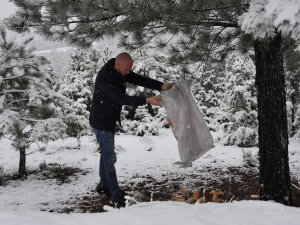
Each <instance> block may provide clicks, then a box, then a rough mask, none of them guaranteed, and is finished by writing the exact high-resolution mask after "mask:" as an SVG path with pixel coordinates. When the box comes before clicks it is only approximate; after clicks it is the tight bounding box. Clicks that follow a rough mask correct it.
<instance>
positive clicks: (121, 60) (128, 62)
mask: <svg viewBox="0 0 300 225" xmlns="http://www.w3.org/2000/svg"><path fill="white" fill-rule="evenodd" d="M132 65H133V60H132V58H131V56H130V55H129V54H128V53H127V52H122V53H120V54H119V55H117V57H116V59H115V66H114V68H115V69H116V70H117V72H118V73H119V74H120V75H121V76H126V75H127V74H129V72H130V70H131V68H132Z"/></svg>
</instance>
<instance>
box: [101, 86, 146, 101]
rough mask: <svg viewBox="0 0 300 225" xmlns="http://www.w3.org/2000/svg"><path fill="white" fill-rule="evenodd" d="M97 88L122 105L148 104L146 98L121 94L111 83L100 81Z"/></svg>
mask: <svg viewBox="0 0 300 225" xmlns="http://www.w3.org/2000/svg"><path fill="white" fill-rule="evenodd" d="M96 88H97V89H98V90H101V91H103V92H104V93H105V94H106V95H107V96H109V97H110V98H112V99H113V100H114V101H116V102H117V103H118V104H120V105H144V104H146V98H145V97H139V96H129V95H126V94H123V93H121V92H120V90H119V89H118V88H116V87H115V86H113V85H112V84H111V83H110V82H108V81H105V80H99V81H98V82H97V86H96Z"/></svg>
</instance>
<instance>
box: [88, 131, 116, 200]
mask: <svg viewBox="0 0 300 225" xmlns="http://www.w3.org/2000/svg"><path fill="white" fill-rule="evenodd" d="M93 130H94V133H95V134H96V138H97V142H98V144H99V145H100V149H101V153H100V166H99V174H100V184H101V185H103V186H104V187H107V188H108V189H109V192H110V194H111V196H112V198H113V199H118V198H120V197H122V192H121V189H120V187H119V182H118V179H117V174H116V169H115V163H116V162H117V156H116V153H115V146H114V142H115V137H114V133H112V132H109V131H104V130H98V129H95V128H93Z"/></svg>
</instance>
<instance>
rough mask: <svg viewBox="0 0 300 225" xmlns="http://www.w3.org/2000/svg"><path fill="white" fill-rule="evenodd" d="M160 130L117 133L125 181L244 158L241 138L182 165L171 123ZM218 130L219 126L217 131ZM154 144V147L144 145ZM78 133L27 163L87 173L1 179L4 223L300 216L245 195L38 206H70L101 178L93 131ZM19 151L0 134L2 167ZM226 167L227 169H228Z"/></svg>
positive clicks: (293, 219)
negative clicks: (77, 208) (99, 208)
mask: <svg viewBox="0 0 300 225" xmlns="http://www.w3.org/2000/svg"><path fill="white" fill-rule="evenodd" d="M160 133H161V135H160V136H144V137H137V136H133V135H117V136H116V146H117V149H118V150H117V153H118V155H117V157H118V162H117V164H116V169H117V173H118V177H119V181H120V183H121V185H122V184H123V183H124V182H127V181H128V179H131V180H130V181H133V182H138V181H140V180H141V179H142V177H143V176H152V177H154V178H155V179H158V180H160V179H163V177H164V176H165V175H166V174H167V175H168V176H169V177H170V179H171V178H172V176H173V177H176V176H183V177H186V179H185V180H182V184H185V183H186V182H190V181H191V180H192V179H193V178H191V175H192V174H195V173H199V171H202V172H203V173H206V174H207V175H206V176H207V179H214V176H215V174H214V172H207V171H205V169H204V168H205V167H206V166H212V168H213V170H218V169H221V170H222V171H223V172H226V169H227V168H228V167H231V166H242V164H243V160H242V156H243V149H241V148H239V147H236V146H223V145H221V144H219V143H216V147H215V148H214V149H212V150H210V151H209V152H208V153H206V154H205V155H204V156H202V157H201V158H200V159H198V160H196V161H195V162H194V163H193V167H192V168H187V169H185V168H181V167H179V166H178V165H175V164H174V162H176V161H178V160H179V155H178V149H177V142H176V140H175V138H174V136H173V134H172V132H171V130H170V129H168V130H165V129H164V130H162V131H161V132H160ZM214 135H215V134H214ZM149 146H150V147H151V151H148V150H147V148H149ZM299 146H300V143H299V142H297V141H291V144H290V146H289V147H290V163H291V173H292V176H293V177H294V178H298V179H299V178H300V166H299V161H300V148H299ZM76 147H77V142H76V139H75V138H68V139H65V140H57V141H54V142H49V144H48V145H47V146H46V150H45V151H43V152H40V151H37V152H35V151H36V150H37V147H36V146H32V147H31V148H30V149H29V150H28V152H27V153H32V152H33V154H29V155H28V156H27V168H28V169H29V170H30V169H36V168H38V167H39V165H40V164H41V163H42V162H45V163H47V164H49V163H58V164H60V165H65V166H69V167H77V168H80V169H82V170H84V171H87V173H86V174H84V175H83V174H81V173H79V174H78V175H76V176H75V177H72V178H70V182H69V183H64V184H60V185H58V184H57V181H56V180H55V179H41V178H40V177H39V176H38V175H29V177H28V179H27V180H23V181H20V180H11V181H10V182H9V184H8V185H6V186H0V224H1V225H2V224H3V225H4V224H5V225H15V224H18V225H19V224H22V225H26V224H31V225H35V224H44V225H47V224H51V225H52V224H64V225H67V224H72V225H73V224H75V225H76V224H106V225H109V224H123V225H127V224H130V225H141V224H164V225H171V224H172V225H174V224H176V225H177V224H200V225H201V224H211V225H217V224H222V225H227V224H228V225H229V224H230V225H233V224H239V225H241V224H251V225H256V224H263V225H265V224H272V225H277V224H283V223H286V224H289V225H293V224H298V223H299V220H300V209H299V208H294V207H286V206H284V205H281V204H277V203H274V202H261V201H240V202H235V201H234V202H232V203H226V204H217V203H206V204H201V205H199V204H194V205H190V204H186V203H179V202H172V201H169V202H156V201H154V202H148V203H138V204H137V205H133V206H129V207H126V208H123V209H113V208H111V207H107V208H106V209H107V210H108V212H106V213H95V214H89V213H87V214H81V213H76V212H74V213H72V214H55V213H49V212H41V211H40V210H43V211H44V210H48V209H51V208H59V207H65V205H64V202H65V201H67V200H70V199H74V198H75V197H78V196H83V195H85V194H86V193H88V192H89V191H91V190H92V189H94V188H95V185H96V183H97V182H98V161H99V153H98V152H97V145H96V143H95V140H94V137H93V136H84V137H83V139H82V147H81V149H77V148H76ZM248 151H249V152H252V153H253V154H256V153H257V148H248V149H247V152H248ZM18 155H19V154H18V152H17V151H15V150H13V149H12V147H11V146H10V141H9V140H7V139H4V138H3V139H1V140H0V162H1V166H3V168H4V173H13V172H16V171H17V166H18ZM226 176H228V179H229V178H230V175H229V174H226V173H224V177H226Z"/></svg>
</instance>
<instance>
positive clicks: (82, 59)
mask: <svg viewBox="0 0 300 225" xmlns="http://www.w3.org/2000/svg"><path fill="white" fill-rule="evenodd" d="M100 58H101V56H100V53H99V52H97V51H96V50H94V49H91V50H89V51H88V50H79V49H76V50H74V52H72V53H71V59H70V61H71V62H70V67H69V70H68V73H67V76H66V77H67V79H66V81H65V83H64V84H62V85H61V86H60V89H59V94H61V95H63V96H65V97H66V98H68V99H69V100H71V101H72V110H71V111H67V115H69V116H70V118H69V119H67V120H66V121H65V122H66V123H67V124H68V129H67V132H68V135H69V136H73V137H77V139H78V148H80V137H81V135H82V134H84V133H86V132H87V130H88V128H89V123H88V120H87V118H88V116H89V109H90V105H91V100H92V95H93V89H94V80H95V77H96V75H97V72H98V70H99V68H100V63H99V61H100Z"/></svg>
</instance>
